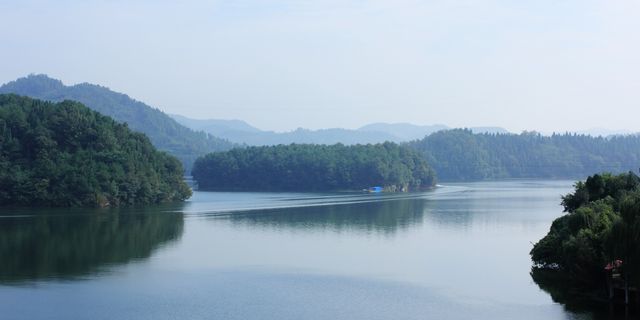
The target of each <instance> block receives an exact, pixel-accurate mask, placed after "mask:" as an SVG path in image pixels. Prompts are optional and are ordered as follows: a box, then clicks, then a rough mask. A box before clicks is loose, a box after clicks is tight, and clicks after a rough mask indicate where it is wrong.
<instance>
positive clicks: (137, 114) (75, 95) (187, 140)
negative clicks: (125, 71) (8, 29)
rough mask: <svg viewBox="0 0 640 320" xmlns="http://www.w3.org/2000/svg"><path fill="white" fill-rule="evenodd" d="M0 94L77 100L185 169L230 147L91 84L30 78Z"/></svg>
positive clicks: (46, 77) (15, 83)
mask: <svg viewBox="0 0 640 320" xmlns="http://www.w3.org/2000/svg"><path fill="white" fill-rule="evenodd" d="M0 93H15V94H19V95H24V96H29V97H32V98H36V99H42V100H49V101H53V102H60V101H63V100H74V101H79V102H81V103H83V104H84V105H86V106H87V107H89V108H91V109H93V110H95V111H98V112H100V113H102V114H103V115H107V116H110V117H112V118H113V119H115V120H116V121H119V122H126V123H127V124H128V125H129V127H130V128H131V129H133V130H135V131H139V132H142V133H144V134H146V135H147V136H148V137H149V139H151V142H152V143H153V145H155V146H156V147H157V148H158V149H160V150H163V151H167V152H169V153H171V154H173V155H174V156H176V157H178V158H179V159H180V160H181V161H182V163H183V165H185V166H186V167H190V166H191V164H192V163H193V161H194V160H195V159H196V158H197V157H198V156H200V155H203V154H205V153H208V152H213V151H222V150H228V149H230V148H231V147H233V144H232V143H230V142H228V141H226V140H223V139H219V138H216V137H214V136H211V135H209V134H207V133H204V132H196V131H193V130H191V129H189V128H187V127H185V126H183V125H181V124H179V123H178V122H176V121H175V120H173V119H172V118H171V117H169V116H168V115H166V114H165V113H163V112H162V111H160V110H158V109H155V108H152V107H150V106H148V105H146V104H144V103H142V102H139V101H136V100H133V99H131V98H130V97H129V96H127V95H125V94H122V93H117V92H114V91H111V90H109V89H108V88H105V87H101V86H97V85H93V84H88V83H82V84H77V85H74V86H65V85H64V84H63V83H62V81H60V80H56V79H51V78H49V77H48V76H46V75H30V76H27V77H25V78H20V79H18V80H16V81H12V82H9V83H7V84H5V85H3V86H2V87H0Z"/></svg>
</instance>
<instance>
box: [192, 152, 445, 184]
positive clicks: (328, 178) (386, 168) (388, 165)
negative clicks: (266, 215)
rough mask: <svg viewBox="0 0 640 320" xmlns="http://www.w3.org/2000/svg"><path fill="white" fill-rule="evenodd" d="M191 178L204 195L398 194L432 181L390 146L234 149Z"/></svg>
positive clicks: (419, 160)
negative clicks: (370, 190)
mask: <svg viewBox="0 0 640 320" xmlns="http://www.w3.org/2000/svg"><path fill="white" fill-rule="evenodd" d="M192 174H193V177H194V179H195V180H197V181H198V185H199V187H200V188H201V189H206V190H293V191H311V190H360V189H363V188H367V187H371V186H384V187H387V188H388V189H390V190H402V189H405V188H406V189H419V188H425V187H431V186H432V185H433V184H434V180H435V178H434V173H433V171H432V170H431V168H430V167H429V166H428V164H427V162H426V161H425V160H424V159H423V157H422V156H420V155H419V154H418V153H417V152H415V151H413V150H411V149H409V148H406V147H401V146H398V145H397V144H394V143H390V142H387V143H383V144H375V145H354V146H345V145H342V144H336V145H331V146H327V145H307V144H291V145H278V146H271V147H249V148H243V149H233V150H230V151H227V152H215V153H211V154H208V155H206V156H205V157H202V158H199V159H198V160H197V161H196V162H195V164H194V168H193V171H192Z"/></svg>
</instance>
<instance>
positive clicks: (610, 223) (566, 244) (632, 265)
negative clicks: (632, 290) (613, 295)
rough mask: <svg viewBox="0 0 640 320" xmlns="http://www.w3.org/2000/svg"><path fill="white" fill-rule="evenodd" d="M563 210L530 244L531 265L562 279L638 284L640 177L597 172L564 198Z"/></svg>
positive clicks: (597, 283) (599, 284) (592, 283)
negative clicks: (543, 233) (564, 213)
mask: <svg viewBox="0 0 640 320" xmlns="http://www.w3.org/2000/svg"><path fill="white" fill-rule="evenodd" d="M562 205H563V206H564V209H565V211H566V212H568V213H567V214H566V215H564V216H562V217H560V218H558V219H556V220H555V221H554V222H553V224H552V225H551V229H550V230H549V233H548V234H547V235H546V236H545V237H544V238H542V239H541V240H540V241H539V242H538V243H536V244H535V245H534V247H533V249H532V250H531V258H532V260H533V262H534V268H535V269H537V270H539V269H549V270H551V272H553V273H556V275H557V276H559V277H560V278H562V280H563V282H564V283H575V284H579V285H581V286H587V287H593V288H602V287H604V285H605V284H606V282H607V279H609V280H608V281H610V282H611V281H619V282H622V284H623V285H628V286H632V287H638V286H640V178H639V177H638V176H637V175H635V174H634V173H632V172H629V173H626V174H621V175H611V174H596V175H593V176H591V177H589V178H588V179H587V180H586V181H584V182H578V183H576V185H575V191H574V192H573V193H571V194H568V195H566V196H564V197H563V198H562Z"/></svg>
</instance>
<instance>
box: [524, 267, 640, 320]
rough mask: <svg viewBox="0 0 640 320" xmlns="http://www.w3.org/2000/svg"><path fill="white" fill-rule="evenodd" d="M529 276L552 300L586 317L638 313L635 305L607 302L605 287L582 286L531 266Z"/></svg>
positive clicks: (596, 318) (627, 316)
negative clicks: (628, 305) (627, 305)
mask: <svg viewBox="0 0 640 320" xmlns="http://www.w3.org/2000/svg"><path fill="white" fill-rule="evenodd" d="M531 278H532V279H533V281H534V282H535V283H536V284H537V285H538V287H540V289H542V291H544V292H546V293H548V294H549V295H550V296H551V299H552V300H553V302H556V303H559V304H562V305H563V306H564V308H565V309H566V310H567V311H570V312H572V313H574V314H585V315H588V317H587V318H586V319H593V320H599V319H611V320H613V319H637V318H636V317H637V316H638V315H639V314H640V313H639V310H638V307H637V306H631V307H625V306H624V305H620V304H612V303H609V301H607V299H606V297H607V293H606V292H607V291H606V288H595V289H594V288H584V287H581V286H580V284H571V283H567V280H566V279H567V277H566V276H562V275H560V274H559V273H558V272H556V271H553V270H545V269H538V268H533V269H532V270H531Z"/></svg>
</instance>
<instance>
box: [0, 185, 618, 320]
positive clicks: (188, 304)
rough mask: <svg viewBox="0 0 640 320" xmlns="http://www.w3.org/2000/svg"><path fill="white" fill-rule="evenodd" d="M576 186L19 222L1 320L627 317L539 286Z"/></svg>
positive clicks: (32, 217)
mask: <svg viewBox="0 0 640 320" xmlns="http://www.w3.org/2000/svg"><path fill="white" fill-rule="evenodd" d="M571 185H572V182H571V181H507V182H483V183H467V184H446V185H444V186H441V187H439V188H437V189H436V190H433V191H430V192H425V193H419V194H387V195H385V194H383V195H380V194H344V193H343V194H294V193H221V192H196V193H195V194H194V196H193V198H192V199H190V200H189V201H188V202H186V203H184V204H180V205H177V206H163V207H154V208H144V209H126V210H82V209H74V210H69V209H66V210H51V209H49V210H35V209H6V208H5V209H2V214H0V319H608V318H612V317H613V316H612V315H611V314H609V313H608V312H604V311H602V309H601V308H600V307H597V308H596V307H593V308H592V307H590V306H588V305H587V306H585V305H579V306H569V307H567V306H566V305H564V304H560V303H556V302H554V301H553V299H552V298H551V296H550V294H549V293H547V291H545V290H543V289H541V287H540V286H539V285H537V284H536V283H535V282H534V281H533V280H532V278H531V276H530V275H529V271H530V267H531V261H530V258H529V254H528V253H529V250H530V249H531V247H532V242H535V241H537V240H538V239H540V238H541V237H542V236H543V235H544V234H546V232H547V231H548V229H549V226H550V223H551V221H553V219H554V218H556V217H558V216H560V215H561V214H562V208H561V207H560V206H559V202H560V196H561V195H562V194H565V193H567V192H569V191H570V190H571ZM547 290H548V289H547ZM618 316H619V315H618V314H617V315H616V317H618Z"/></svg>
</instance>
